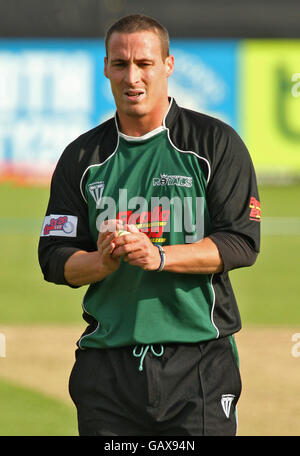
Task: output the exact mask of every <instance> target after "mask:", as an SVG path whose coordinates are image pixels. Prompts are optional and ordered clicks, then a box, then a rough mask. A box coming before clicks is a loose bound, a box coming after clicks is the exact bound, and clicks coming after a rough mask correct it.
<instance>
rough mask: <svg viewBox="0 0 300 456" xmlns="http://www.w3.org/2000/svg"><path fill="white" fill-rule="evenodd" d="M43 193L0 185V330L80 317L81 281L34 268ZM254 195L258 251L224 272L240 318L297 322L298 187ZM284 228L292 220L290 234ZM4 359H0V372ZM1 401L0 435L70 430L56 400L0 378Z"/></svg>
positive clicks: (70, 417)
mask: <svg viewBox="0 0 300 456" xmlns="http://www.w3.org/2000/svg"><path fill="white" fill-rule="evenodd" d="M48 195H49V190H48V188H23V187H18V186H14V185H11V184H2V185H0V204H1V206H0V207H1V214H0V235H1V250H2V255H1V260H2V261H1V263H0V315H1V320H0V332H1V324H2V325H18V324H20V325H21V324H22V325H24V324H28V325H41V324H63V325H72V324H77V323H78V324H80V323H82V318H81V315H82V309H81V301H82V297H83V294H84V292H85V287H83V288H80V289H76V290H74V289H71V288H68V287H64V286H56V285H53V284H50V283H47V282H45V281H44V280H43V277H42V274H41V271H40V269H39V265H38V259H37V245H38V238H39V233H40V230H41V226H42V221H43V216H44V213H45V210H46V205H47V200H48ZM260 196H261V202H262V211H263V223H262V228H263V233H264V234H263V236H262V246H261V253H260V255H259V258H258V260H257V262H256V264H255V265H254V266H253V267H251V268H246V269H240V270H236V271H233V272H232V273H231V275H230V276H231V280H232V284H233V288H234V290H235V294H236V297H237V301H238V304H239V308H240V312H241V316H242V321H243V325H244V327H245V326H247V325H249V326H251V325H257V326H259V325H260V326H284V325H286V326H288V325H295V324H296V325H297V324H300V306H299V304H298V302H299V295H300V280H299V257H300V230H299V229H298V228H299V226H298V227H297V219H298V222H299V219H300V205H299V196H300V187H299V186H289V187H261V188H260ZM264 218H265V220H266V224H265V225H264V223H265V222H264ZM273 218H280V220H282V219H283V220H284V221H285V222H287V224H286V225H283V226H281V225H278V226H279V228H278V230H275V232H276V233H277V234H271V233H272V230H271V233H269V231H270V226H271V228H272V227H273V224H274V227H275V228H276V226H275V224H276V223H278V220H277V221H276V220H274V221H273ZM267 222H268V223H267ZM264 227H265V228H266V229H264ZM286 227H287V228H289V227H294V228H293V230H291V232H292V234H291V232H290V230H289V229H287V228H286ZM4 362H5V359H0V376H1V363H4ZM0 401H1V402H0V403H1V408H0V435H76V423H75V421H76V420H75V411H74V409H72V408H71V406H68V405H66V404H64V403H62V402H60V401H59V400H57V401H55V400H53V399H52V398H50V397H47V396H46V395H42V394H39V393H37V392H35V391H32V390H30V389H27V388H24V387H23V386H22V385H18V384H10V383H9V382H6V381H2V380H1V381H0Z"/></svg>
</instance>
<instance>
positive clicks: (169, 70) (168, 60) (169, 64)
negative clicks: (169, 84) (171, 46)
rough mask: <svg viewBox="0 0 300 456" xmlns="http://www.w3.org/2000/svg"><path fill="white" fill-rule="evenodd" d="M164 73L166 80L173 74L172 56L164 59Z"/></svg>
mask: <svg viewBox="0 0 300 456" xmlns="http://www.w3.org/2000/svg"><path fill="white" fill-rule="evenodd" d="M165 64H166V72H167V78H168V77H169V76H171V75H172V74H173V73H174V55H168V57H167V58H166V62H165Z"/></svg>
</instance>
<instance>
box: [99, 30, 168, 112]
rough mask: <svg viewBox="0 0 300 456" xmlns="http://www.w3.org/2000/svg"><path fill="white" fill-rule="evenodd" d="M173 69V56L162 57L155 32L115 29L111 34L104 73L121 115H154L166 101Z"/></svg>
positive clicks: (159, 43)
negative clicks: (130, 31)
mask: <svg viewBox="0 0 300 456" xmlns="http://www.w3.org/2000/svg"><path fill="white" fill-rule="evenodd" d="M173 69H174V59H173V56H169V57H166V58H165V60H163V57H162V51H161V42H160V39H159V36H158V35H157V34H156V33H154V32H150V31H141V32H137V33H130V34H127V33H116V32H115V33H113V34H112V35H111V37H110V40H109V44H108V56H107V58H105V68H104V74H105V76H106V77H107V78H108V79H109V80H110V83H111V89H112V93H113V96H114V99H115V103H116V106H117V110H118V113H119V114H120V115H121V114H125V115H126V116H136V117H142V116H145V115H150V116H151V115H152V114H153V115H154V116H155V115H156V114H155V113H157V112H159V109H161V105H162V104H163V103H164V104H165V103H166V101H167V97H168V84H167V79H168V77H169V76H170V75H171V74H172V73H173Z"/></svg>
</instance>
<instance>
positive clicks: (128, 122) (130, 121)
mask: <svg viewBox="0 0 300 456" xmlns="http://www.w3.org/2000/svg"><path fill="white" fill-rule="evenodd" d="M168 109H169V100H168V102H167V104H166V105H165V106H164V107H163V109H161V110H160V111H159V112H157V113H151V114H148V115H144V116H128V115H126V114H124V113H122V112H119V111H117V112H118V120H119V129H120V131H121V132H122V133H124V134H125V135H127V136H137V137H138V136H143V135H145V134H146V133H149V132H150V131H153V130H155V129H156V128H158V127H160V126H161V125H162V124H163V120H164V118H165V116H166V114H167V112H168Z"/></svg>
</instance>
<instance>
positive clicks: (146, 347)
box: [132, 344, 164, 372]
mask: <svg viewBox="0 0 300 456" xmlns="http://www.w3.org/2000/svg"><path fill="white" fill-rule="evenodd" d="M137 348H138V345H136V346H135V347H134V349H133V352H132V353H133V356H135V357H136V358H139V357H141V361H140V365H139V371H140V372H142V370H143V362H144V358H145V356H146V354H147V351H148V350H149V348H150V350H151V351H152V353H153V355H154V356H162V355H163V354H164V346H163V345H162V344H160V353H156V351H155V350H154V347H153V345H144V346H140V351H139V353H138V352H137Z"/></svg>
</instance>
